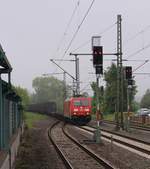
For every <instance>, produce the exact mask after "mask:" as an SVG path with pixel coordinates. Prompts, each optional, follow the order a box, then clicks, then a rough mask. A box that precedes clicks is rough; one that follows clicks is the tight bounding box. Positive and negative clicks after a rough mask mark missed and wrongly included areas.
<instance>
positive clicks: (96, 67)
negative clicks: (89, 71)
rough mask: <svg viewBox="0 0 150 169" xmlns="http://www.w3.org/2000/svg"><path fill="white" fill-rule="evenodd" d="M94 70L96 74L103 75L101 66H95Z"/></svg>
mask: <svg viewBox="0 0 150 169" xmlns="http://www.w3.org/2000/svg"><path fill="white" fill-rule="evenodd" d="M95 70H96V74H103V66H101V65H96V66H95Z"/></svg>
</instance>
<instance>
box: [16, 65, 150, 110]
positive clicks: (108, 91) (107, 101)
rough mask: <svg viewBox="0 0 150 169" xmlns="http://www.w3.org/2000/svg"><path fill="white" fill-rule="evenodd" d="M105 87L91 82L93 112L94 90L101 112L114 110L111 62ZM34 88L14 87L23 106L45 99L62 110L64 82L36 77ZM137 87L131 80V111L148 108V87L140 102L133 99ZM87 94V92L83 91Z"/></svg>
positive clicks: (68, 90)
mask: <svg viewBox="0 0 150 169" xmlns="http://www.w3.org/2000/svg"><path fill="white" fill-rule="evenodd" d="M123 79H124V83H123V84H124V85H123V95H124V99H123V101H124V104H123V105H124V107H123V109H124V111H127V82H126V80H125V78H123ZM104 81H105V87H103V86H100V87H99V88H97V86H96V83H95V82H93V83H92V84H91V87H92V90H93V107H94V108H93V112H95V110H96V102H95V100H96V92H97V90H98V92H99V102H100V107H101V110H102V111H103V112H107V113H114V112H115V111H116V101H117V85H116V84H117V67H116V65H115V64H112V65H111V66H110V67H108V68H107V70H106V71H105V73H104ZM32 87H33V89H34V92H33V93H29V92H28V90H27V89H25V88H22V87H20V86H17V87H14V88H15V90H16V92H17V93H18V94H19V95H20V96H21V98H22V102H23V105H24V107H26V105H28V104H30V103H41V102H47V101H55V102H56V103H57V109H58V111H63V102H64V97H65V92H64V90H65V84H64V82H63V81H61V80H58V79H57V78H55V77H53V76H51V77H36V78H35V79H34V80H33V82H32ZM136 92H137V87H136V84H135V81H134V80H133V85H132V87H130V94H129V100H130V105H131V111H136V110H137V109H138V108H140V107H145V108H150V89H148V90H147V91H146V93H145V94H144V96H143V97H142V99H141V102H140V103H137V102H136V101H135V95H136ZM84 94H85V95H86V96H87V93H84ZM66 95H67V96H68V97H69V96H71V95H72V88H71V86H69V85H67V86H66Z"/></svg>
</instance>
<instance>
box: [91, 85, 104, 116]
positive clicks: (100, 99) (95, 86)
mask: <svg viewBox="0 0 150 169" xmlns="http://www.w3.org/2000/svg"><path fill="white" fill-rule="evenodd" d="M91 88H92V90H93V92H94V96H93V99H92V112H93V113H96V106H97V105H96V104H97V103H96V100H97V98H96V97H97V96H96V93H97V92H98V94H99V97H98V100H99V104H100V110H101V111H103V107H104V98H103V92H104V91H103V86H100V87H97V84H96V83H95V82H92V84H91Z"/></svg>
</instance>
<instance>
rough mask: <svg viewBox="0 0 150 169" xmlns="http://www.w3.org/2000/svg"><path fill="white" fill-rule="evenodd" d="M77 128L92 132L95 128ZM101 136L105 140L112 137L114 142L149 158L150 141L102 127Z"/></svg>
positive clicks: (110, 139)
mask: <svg viewBox="0 0 150 169" xmlns="http://www.w3.org/2000/svg"><path fill="white" fill-rule="evenodd" d="M78 128H80V129H82V130H85V131H87V132H90V133H92V134H93V132H94V131H95V128H94V127H91V126H90V127H89V126H82V127H78ZM101 136H102V138H103V139H106V140H107V141H112V138H113V142H114V144H117V145H119V146H121V147H124V148H127V149H129V150H130V151H133V152H135V153H137V154H139V155H141V156H143V157H146V158H149V159H150V143H147V142H144V141H142V140H138V139H135V138H131V137H127V136H123V135H120V134H118V133H114V132H111V131H107V130H104V129H101Z"/></svg>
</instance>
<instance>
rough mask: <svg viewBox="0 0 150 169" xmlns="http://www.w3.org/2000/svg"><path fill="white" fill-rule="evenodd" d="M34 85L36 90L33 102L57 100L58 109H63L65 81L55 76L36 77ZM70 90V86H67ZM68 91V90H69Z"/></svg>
mask: <svg viewBox="0 0 150 169" xmlns="http://www.w3.org/2000/svg"><path fill="white" fill-rule="evenodd" d="M32 86H33V88H34V90H35V92H34V93H33V94H32V102H33V103H42V102H47V101H55V102H56V104H57V108H58V111H62V110H63V101H64V82H63V81H60V80H58V79H56V78H54V77H36V78H35V79H34V80H33V82H32ZM66 88H67V90H68V87H66ZM67 93H68V92H67Z"/></svg>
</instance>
